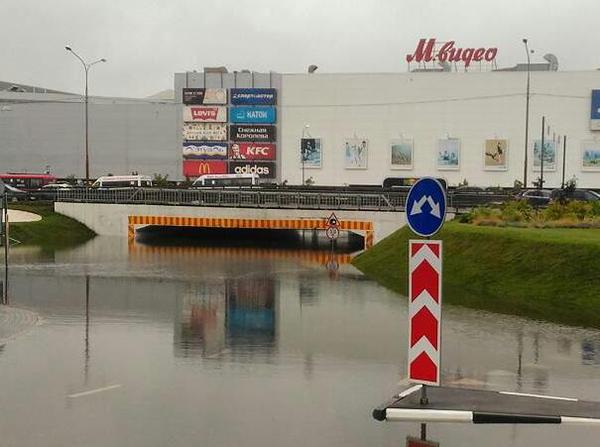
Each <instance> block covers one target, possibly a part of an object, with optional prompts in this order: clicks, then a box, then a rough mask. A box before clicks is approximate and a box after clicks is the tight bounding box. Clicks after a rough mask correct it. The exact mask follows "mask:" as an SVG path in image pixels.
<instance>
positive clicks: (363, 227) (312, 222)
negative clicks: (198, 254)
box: [127, 216, 373, 249]
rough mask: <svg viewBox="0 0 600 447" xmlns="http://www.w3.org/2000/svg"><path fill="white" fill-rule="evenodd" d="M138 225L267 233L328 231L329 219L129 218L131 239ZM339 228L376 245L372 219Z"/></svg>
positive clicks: (128, 234) (342, 221)
mask: <svg viewBox="0 0 600 447" xmlns="http://www.w3.org/2000/svg"><path fill="white" fill-rule="evenodd" d="M136 225H160V226H169V227H201V228H244V229H263V230H325V229H327V218H326V217H324V218H322V219H302V218H300V219H241V218H230V217H187V216H129V217H128V229H127V236H128V238H129V239H130V240H131V239H134V238H135V227H136ZM338 228H339V229H340V230H352V231H363V232H364V233H365V249H368V248H370V247H372V246H373V222H371V221H368V220H341V221H340V223H339V226H338Z"/></svg>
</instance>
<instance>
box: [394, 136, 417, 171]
mask: <svg viewBox="0 0 600 447" xmlns="http://www.w3.org/2000/svg"><path fill="white" fill-rule="evenodd" d="M413 147H414V142H413V140H412V139H405V138H399V139H394V140H392V141H390V155H391V161H392V169H412V167H413Z"/></svg>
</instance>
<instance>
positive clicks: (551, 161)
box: [533, 140, 556, 171]
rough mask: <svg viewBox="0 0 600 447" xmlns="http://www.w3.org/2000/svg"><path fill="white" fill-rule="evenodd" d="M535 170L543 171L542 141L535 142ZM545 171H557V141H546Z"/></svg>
mask: <svg viewBox="0 0 600 447" xmlns="http://www.w3.org/2000/svg"><path fill="white" fill-rule="evenodd" d="M533 170H534V171H541V170H542V140H534V142H533ZM544 171H556V141H552V140H544Z"/></svg>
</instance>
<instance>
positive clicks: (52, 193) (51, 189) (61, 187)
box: [35, 182, 74, 200]
mask: <svg viewBox="0 0 600 447" xmlns="http://www.w3.org/2000/svg"><path fill="white" fill-rule="evenodd" d="M73 188H74V186H73V185H71V184H69V183H64V182H63V183H48V184H47V185H44V186H42V187H41V188H40V189H38V190H37V191H36V192H35V196H36V197H37V198H38V199H40V200H55V199H56V196H57V194H58V191H65V190H68V189H73Z"/></svg>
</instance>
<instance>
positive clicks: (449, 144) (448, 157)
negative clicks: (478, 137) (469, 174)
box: [437, 138, 460, 170]
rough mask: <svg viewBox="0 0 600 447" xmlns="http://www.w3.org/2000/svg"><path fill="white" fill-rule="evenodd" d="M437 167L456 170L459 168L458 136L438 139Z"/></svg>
mask: <svg viewBox="0 0 600 447" xmlns="http://www.w3.org/2000/svg"><path fill="white" fill-rule="evenodd" d="M437 168H438V169H439V170H458V169H459V168H460V140H459V139H458V138H445V139H444V138H442V139H440V140H438V155H437Z"/></svg>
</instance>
